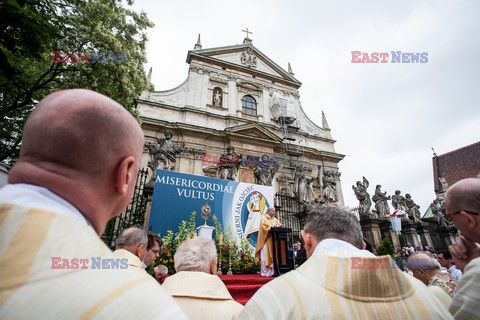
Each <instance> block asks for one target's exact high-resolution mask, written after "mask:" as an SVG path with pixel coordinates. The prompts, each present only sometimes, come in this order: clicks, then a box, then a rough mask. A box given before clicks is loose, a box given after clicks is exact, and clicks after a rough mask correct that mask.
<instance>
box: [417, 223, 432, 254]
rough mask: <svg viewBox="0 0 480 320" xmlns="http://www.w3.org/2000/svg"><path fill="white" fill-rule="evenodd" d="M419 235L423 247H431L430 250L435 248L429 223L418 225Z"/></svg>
mask: <svg viewBox="0 0 480 320" xmlns="http://www.w3.org/2000/svg"><path fill="white" fill-rule="evenodd" d="M417 233H418V234H419V235H420V239H422V246H423V247H425V246H429V247H430V248H434V245H433V241H432V237H431V236H430V231H429V226H428V224H427V223H424V222H421V223H419V224H417ZM415 249H416V248H415Z"/></svg>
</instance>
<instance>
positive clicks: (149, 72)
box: [147, 67, 152, 83]
mask: <svg viewBox="0 0 480 320" xmlns="http://www.w3.org/2000/svg"><path fill="white" fill-rule="evenodd" d="M147 79H148V82H150V83H152V67H150V70H148V76H147Z"/></svg>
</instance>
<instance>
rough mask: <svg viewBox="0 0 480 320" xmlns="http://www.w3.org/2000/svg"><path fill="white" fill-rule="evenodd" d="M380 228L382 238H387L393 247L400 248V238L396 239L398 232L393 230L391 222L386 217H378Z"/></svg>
mask: <svg viewBox="0 0 480 320" xmlns="http://www.w3.org/2000/svg"><path fill="white" fill-rule="evenodd" d="M379 220H380V221H381V222H380V230H381V232H382V237H383V238H388V239H390V241H391V242H392V244H393V247H394V248H395V249H400V248H401V245H400V240H399V239H398V234H397V232H396V231H393V229H392V224H391V223H390V221H389V220H388V219H386V218H380V219H379Z"/></svg>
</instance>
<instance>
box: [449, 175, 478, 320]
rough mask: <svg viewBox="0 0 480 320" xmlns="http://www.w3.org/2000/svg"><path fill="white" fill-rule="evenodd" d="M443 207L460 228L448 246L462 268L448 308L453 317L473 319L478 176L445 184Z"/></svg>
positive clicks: (474, 308)
mask: <svg viewBox="0 0 480 320" xmlns="http://www.w3.org/2000/svg"><path fill="white" fill-rule="evenodd" d="M445 210H446V213H447V215H449V216H450V218H451V219H452V221H453V223H454V224H455V226H456V227H457V229H458V230H460V232H461V236H460V237H458V238H457V239H456V242H455V243H454V244H453V245H451V246H450V247H449V248H448V249H449V250H450V253H451V254H452V257H453V261H454V262H455V265H456V266H457V268H458V269H460V270H461V271H462V272H463V279H462V281H460V283H459V284H458V286H457V289H456V294H455V297H454V298H453V301H452V304H451V305H450V309H449V310H450V312H451V313H452V314H453V316H454V318H455V319H473V318H476V317H478V309H479V308H480V247H479V246H478V243H480V179H476V178H469V179H463V180H460V181H458V182H457V183H455V184H453V185H452V186H451V187H450V188H448V190H447V193H446V194H445Z"/></svg>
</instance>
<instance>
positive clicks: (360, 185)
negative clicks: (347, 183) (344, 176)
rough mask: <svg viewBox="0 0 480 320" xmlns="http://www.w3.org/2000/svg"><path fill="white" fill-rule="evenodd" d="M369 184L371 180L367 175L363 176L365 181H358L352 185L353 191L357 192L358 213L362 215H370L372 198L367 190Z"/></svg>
mask: <svg viewBox="0 0 480 320" xmlns="http://www.w3.org/2000/svg"><path fill="white" fill-rule="evenodd" d="M368 186H369V182H368V180H367V179H366V178H365V177H363V181H357V183H356V185H354V186H352V189H353V192H354V193H355V196H356V197H357V200H358V202H359V204H358V213H359V215H360V217H363V216H369V215H370V209H371V207H372V200H371V199H370V195H369V194H368V192H367V188H368Z"/></svg>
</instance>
